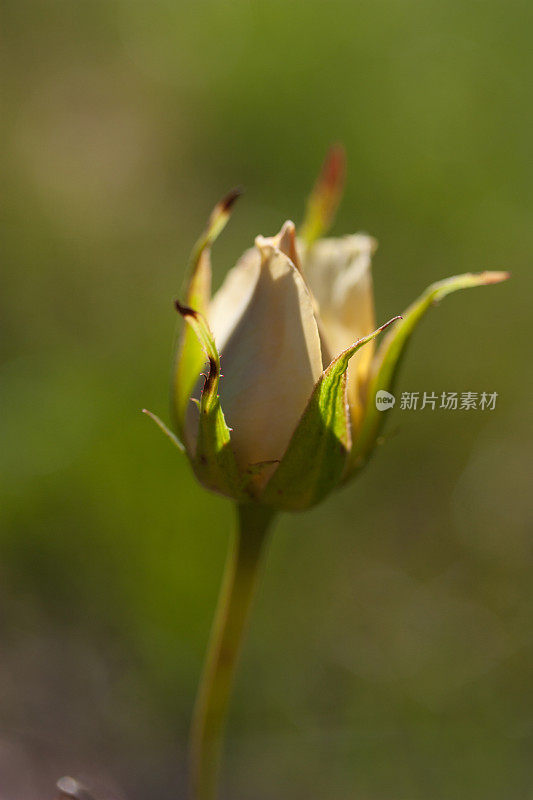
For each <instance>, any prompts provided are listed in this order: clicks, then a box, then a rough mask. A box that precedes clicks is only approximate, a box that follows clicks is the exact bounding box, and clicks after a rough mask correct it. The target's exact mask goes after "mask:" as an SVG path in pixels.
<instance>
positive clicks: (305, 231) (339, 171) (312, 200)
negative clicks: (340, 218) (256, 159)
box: [300, 144, 346, 245]
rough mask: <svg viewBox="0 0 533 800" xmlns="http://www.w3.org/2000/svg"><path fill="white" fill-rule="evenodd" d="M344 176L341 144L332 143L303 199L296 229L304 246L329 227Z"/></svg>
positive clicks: (344, 168)
mask: <svg viewBox="0 0 533 800" xmlns="http://www.w3.org/2000/svg"><path fill="white" fill-rule="evenodd" d="M345 175H346V154H345V152H344V147H343V146H342V145H341V144H335V145H332V146H331V147H330V149H329V150H328V152H327V154H326V159H325V161H324V164H323V165H322V169H321V171H320V175H319V176H318V179H317V181H316V183H315V185H314V186H313V190H312V192H311V194H310V196H309V200H308V201H307V211H306V215H305V220H304V223H303V225H302V228H301V231H300V237H301V239H302V240H303V241H304V242H305V243H306V244H307V245H311V244H313V242H315V241H316V240H317V239H319V238H320V237H321V236H323V235H324V234H326V233H327V232H328V231H329V229H330V228H331V225H332V224H333V219H334V217H335V213H336V211H337V208H338V206H339V203H340V201H341V197H342V192H343V189H344V179H345Z"/></svg>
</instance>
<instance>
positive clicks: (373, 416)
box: [347, 272, 509, 477]
mask: <svg viewBox="0 0 533 800" xmlns="http://www.w3.org/2000/svg"><path fill="white" fill-rule="evenodd" d="M508 277H509V273H508V272H480V273H472V272H469V273H465V274H464V275H454V276H453V277H451V278H446V279H445V280H442V281H437V283H433V284H431V286H429V287H428V288H427V289H426V291H425V292H424V293H423V294H422V295H421V296H420V297H419V298H418V299H417V300H415V302H414V303H413V304H412V305H410V306H409V308H408V309H407V311H405V313H404V314H403V315H402V316H403V319H402V321H401V322H400V323H399V324H398V325H396V326H395V327H394V329H393V330H392V331H390V333H388V334H387V336H385V337H384V339H383V341H382V343H381V345H380V347H379V349H378V350H377V352H376V354H375V356H374V359H373V362H372V365H371V371H370V379H369V384H368V390H367V394H366V403H365V412H364V416H363V419H362V423H361V426H360V428H359V431H358V433H357V436H356V437H355V438H354V443H353V447H352V450H351V453H350V465H349V469H348V473H347V477H349V476H350V475H351V474H353V472H355V471H356V470H358V469H359V468H361V467H362V466H364V464H365V463H366V461H367V459H368V458H369V456H370V455H371V453H372V451H373V449H374V447H375V444H376V441H377V439H378V436H379V434H380V431H381V428H382V426H383V423H384V422H385V419H386V417H387V411H379V410H378V409H377V408H376V394H377V392H379V391H385V392H390V391H392V389H393V386H394V381H395V378H396V375H397V371H398V366H399V364H400V360H401V357H402V355H403V353H404V352H405V347H406V345H407V343H408V341H409V339H410V338H411V334H412V333H413V331H414V329H415V328H416V326H417V325H418V323H419V322H420V320H421V319H422V317H423V316H424V315H425V314H426V312H427V311H428V309H429V308H431V306H433V305H435V304H436V303H438V302H439V301H440V300H442V299H443V298H444V297H446V295H448V294H451V293H452V292H456V291H458V290H459V289H468V288H470V287H474V286H487V285H489V284H492V283H500V282H501V281H504V280H506V279H507V278H508Z"/></svg>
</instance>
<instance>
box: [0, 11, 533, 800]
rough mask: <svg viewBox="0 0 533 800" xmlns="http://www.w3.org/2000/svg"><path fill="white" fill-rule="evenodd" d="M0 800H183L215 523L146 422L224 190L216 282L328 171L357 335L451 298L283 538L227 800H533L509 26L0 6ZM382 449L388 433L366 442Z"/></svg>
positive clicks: (520, 25)
mask: <svg viewBox="0 0 533 800" xmlns="http://www.w3.org/2000/svg"><path fill="white" fill-rule="evenodd" d="M2 11H3V24H2V39H3V42H2V55H1V63H2V69H3V76H4V90H3V100H2V105H3V108H2V119H3V123H4V124H3V126H2V133H1V138H2V148H1V159H2V162H3V180H2V228H3V233H2V249H3V257H2V268H1V269H2V272H1V296H0V303H1V326H2V338H1V344H0V348H1V358H2V366H1V370H0V396H1V413H0V432H1V444H0V466H1V471H2V478H1V484H0V515H1V535H0V577H1V580H0V607H1V631H0V632H1V642H2V646H1V650H0V652H1V655H0V797H1V798H2V800H43V799H45V798H52V797H53V796H54V784H55V781H56V780H57V778H58V777H60V776H61V775H63V774H73V775H75V776H77V777H78V778H80V779H82V780H84V781H85V782H86V783H87V784H88V785H89V786H90V787H91V788H92V789H93V790H94V793H95V794H96V795H97V796H99V797H102V798H108V799H109V798H113V800H149V798H150V799H151V798H155V797H157V798H158V800H167V799H168V800H171V799H172V800H174V799H175V798H182V797H183V796H184V751H185V742H186V735H187V726H188V721H189V717H190V713H191V707H192V702H193V696H194V691H195V686H196V682H197V679H198V674H199V670H200V666H201V661H202V656H203V651H204V647H205V643H206V639H207V634H208V630H209V626H210V622H211V616H212V612H213V608H214V603H215V599H216V595H217V591H218V584H219V579H220V576H221V570H222V566H223V561H224V553H225V549H226V545H227V537H228V531H229V528H230V524H231V509H230V506H229V504H228V503H226V502H225V501H224V500H222V499H221V498H217V497H215V496H208V495H207V494H206V493H204V492H203V491H202V490H201V489H200V488H199V487H198V486H197V484H196V483H195V481H194V479H193V477H192V475H191V473H190V471H189V469H188V467H187V465H186V463H185V460H184V459H183V458H181V457H179V454H178V453H177V452H176V451H175V450H174V449H173V448H172V447H171V446H170V445H169V444H168V442H167V441H166V440H165V439H164V438H163V437H162V436H161V435H160V434H159V432H158V431H157V429H156V428H155V427H154V426H153V425H152V423H151V422H150V421H149V420H148V419H147V418H145V417H143V416H142V415H141V413H140V409H141V408H142V407H144V406H147V407H148V408H150V409H152V410H154V411H155V412H157V413H159V414H161V415H162V416H163V417H165V418H168V414H167V400H168V397H167V392H168V389H167V383H168V374H169V365H170V351H171V342H172V338H173V332H174V327H175V324H176V319H175V312H174V311H173V308H172V302H171V301H172V299H173V297H175V296H176V295H177V293H178V292H179V290H180V287H181V284H182V280H183V276H184V270H185V265H186V261H187V257H188V252H189V249H190V247H191V244H192V242H193V241H194V239H195V237H196V235H197V233H198V232H199V231H200V230H201V228H202V226H203V225H204V222H205V219H206V217H207V214H208V213H209V211H210V209H211V207H212V205H213V204H214V202H215V201H216V200H217V199H218V198H219V197H220V196H221V195H222V194H224V193H225V192H226V191H227V190H228V189H229V188H230V187H232V186H234V185H235V184H243V185H244V186H245V187H246V190H247V192H246V195H245V197H244V198H243V199H242V200H240V201H239V204H238V206H237V207H236V210H235V214H234V216H233V218H232V220H231V223H230V225H229V226H228V228H227V229H226V231H225V233H224V235H223V237H222V238H221V240H220V241H219V242H218V243H217V245H216V249H215V253H214V263H215V275H216V282H217V283H219V282H220V280H221V278H222V276H223V274H224V272H225V271H226V269H227V268H228V267H229V266H231V265H232V264H233V262H234V261H235V259H236V258H237V256H238V255H239V254H240V252H241V251H242V250H243V249H244V248H246V247H247V246H249V245H250V243H251V242H252V240H253V237H254V236H255V235H256V234H257V233H263V234H265V235H269V234H272V233H274V232H275V231H277V230H278V229H279V226H280V224H281V223H282V222H283V220H285V219H286V218H288V217H289V218H293V219H294V220H295V221H296V222H299V221H301V219H302V215H303V209H304V200H305V196H306V194H307V192H308V190H309V188H310V186H311V185H312V183H313V180H314V178H315V175H316V172H317V170H318V167H319V165H320V162H321V160H322V158H323V156H324V153H325V150H326V148H327V145H328V144H329V143H330V142H331V141H336V140H340V141H343V142H344V143H345V145H346V148H347V152H348V158H349V178H348V185H347V191H346V197H345V201H344V203H343V206H342V208H341V210H340V213H339V215H338V219H337V223H336V226H335V232H337V233H344V232H353V231H356V230H364V231H368V232H370V233H372V234H374V235H375V236H376V237H377V238H378V239H379V241H380V249H379V251H378V254H377V256H376V258H375V269H374V272H375V289H376V302H377V317H378V320H379V321H383V320H385V319H388V318H389V317H390V316H392V315H394V314H397V313H400V312H401V311H402V310H403V308H405V306H406V305H407V304H408V302H410V301H411V300H412V299H413V298H414V297H415V296H416V295H417V294H418V293H419V292H420V291H421V290H422V289H423V288H424V287H425V286H426V285H427V284H428V283H430V282H431V281H433V280H435V279H438V278H441V277H445V276H447V275H450V274H454V273H457V272H463V271H467V270H479V269H484V268H491V267H496V268H509V269H511V270H512V272H513V278H512V281H510V282H508V283H507V284H504V285H501V286H497V287H489V288H486V289H485V288H484V289H476V290H475V291H468V292H464V293H462V294H460V295H455V296H453V297H451V298H449V299H448V300H446V301H445V302H444V304H443V305H442V306H441V307H439V308H438V309H436V310H435V311H433V312H432V313H431V314H430V315H429V317H428V318H427V319H426V321H424V323H423V325H422V327H421V328H420V329H419V330H418V332H417V335H416V337H415V339H414V341H413V342H412V346H411V347H410V352H409V354H408V357H407V358H406V360H405V363H404V368H403V372H402V375H401V378H400V381H399V384H398V390H399V391H417V390H418V391H424V390H426V391H436V392H441V391H460V392H462V391H476V392H481V391H489V392H498V393H499V397H498V401H497V406H496V409H495V410H494V411H492V412H489V411H485V412H483V413H482V412H480V411H469V412H464V411H463V412H445V411H438V410H437V411H434V412H432V411H428V410H424V411H418V412H411V413H409V412H405V411H400V410H399V409H398V408H396V409H395V411H394V412H393V414H392V415H391V416H390V419H389V424H388V431H389V434H391V435H390V436H389V438H388V440H387V442H386V444H385V445H384V446H383V447H382V448H381V449H380V451H379V452H378V454H377V455H376V456H375V458H374V459H373V461H372V463H371V465H370V466H369V468H368V470H367V471H366V472H365V474H364V475H362V476H361V478H360V479H359V480H358V482H356V483H354V484H352V485H350V486H349V487H348V488H346V489H345V490H344V491H342V492H341V493H339V494H337V495H335V496H334V497H331V498H330V499H329V500H328V501H327V502H325V503H324V504H323V505H322V506H321V507H319V508H317V509H316V510H313V511H311V512H308V513H305V514H303V515H299V516H284V517H283V518H281V519H280V521H279V524H278V526H277V529H276V532H275V536H274V538H273V540H272V544H271V548H270V551H269V555H268V564H267V569H266V572H265V576H264V580H263V582H262V586H261V590H260V593H259V596H258V600H257V604H256V607H255V610H254V618H253V625H252V628H251V631H250V636H249V639H248V641H247V645H246V648H245V652H244V654H243V659H242V662H241V669H240V672H239V676H238V681H237V686H236V693H235V698H234V703H233V707H232V713H231V719H230V724H229V731H228V742H227V753H226V758H225V762H224V771H223V792H222V797H223V798H226V799H229V798H232V800H237V798H242V800H273V798H283V800H304V799H305V800H309V798H312V799H313V800H456V799H457V798H468V800H501V798H510V799H511V800H526V799H527V798H533V760H532V746H533V683H532V680H531V678H532V670H533V627H532V612H533V589H532V586H533V580H532V579H533V550H532V527H533V526H532V518H533V493H532V492H531V450H532V430H531V419H532V415H531V399H532V388H533V387H532V385H531V380H530V373H531V326H530V322H531V293H532V291H533V277H532V275H533V272H532V266H531V259H532V250H533V233H532V216H531V215H532V211H533V208H532V206H533V198H532V187H533V159H532V155H531V142H532V122H533V105H532V101H533V81H532V78H531V75H532V66H533V57H532V51H531V30H532V26H533V5H532V4H531V3H530V2H529V0H505V2H504V0H484V2H480V1H479V0H448V2H446V3H442V2H441V0H424V2H421V0H377V1H376V0H360V1H359V2H353V0H330V1H329V2H327V3H326V2H318V0H306V2H301V1H300V0H297V1H296V2H292V3H287V2H281V1H280V0H269V1H268V2H260V0H231V2H217V0H197V2H194V3H193V2H183V0H150V1H149V0H101V1H100V0H83V1H82V2H72V1H71V0H32V2H28V0H4V2H3V3H2ZM393 434H394V435H393Z"/></svg>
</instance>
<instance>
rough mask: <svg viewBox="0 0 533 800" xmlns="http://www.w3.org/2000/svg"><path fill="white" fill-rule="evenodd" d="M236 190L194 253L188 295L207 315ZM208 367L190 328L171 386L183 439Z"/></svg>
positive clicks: (179, 349)
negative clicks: (214, 249) (218, 247)
mask: <svg viewBox="0 0 533 800" xmlns="http://www.w3.org/2000/svg"><path fill="white" fill-rule="evenodd" d="M240 194H241V190H240V189H233V190H232V191H231V192H230V193H229V194H227V195H226V197H224V198H223V199H222V200H221V201H220V202H219V203H217V205H216V206H215V208H214V209H213V211H212V212H211V216H210V217H209V220H208V223H207V227H206V229H205V231H204V232H203V234H202V235H201V236H200V238H199V239H198V241H197V242H196V244H195V246H194V247H193V251H192V254H191V266H190V278H189V282H188V286H187V290H186V293H185V303H186V305H187V307H189V308H194V309H195V310H196V311H198V312H199V313H200V314H204V315H205V314H206V313H207V308H208V305H209V301H210V298H211V256H210V252H211V245H212V244H213V242H214V241H215V240H216V238H217V237H218V235H219V234H220V233H221V231H222V230H223V229H224V227H225V225H226V223H227V221H228V219H229V217H230V214H231V209H232V207H233V204H234V203H235V201H236V200H237V198H238V197H239V196H240ZM203 364H204V355H203V352H202V347H201V345H200V343H199V342H198V340H197V338H196V336H195V335H194V332H193V331H192V330H191V328H190V327H189V326H188V325H186V326H185V327H184V328H183V330H182V332H181V336H180V337H179V339H178V342H177V345H176V348H175V356H174V367H173V375H172V383H171V408H172V414H173V418H174V423H175V425H176V428H177V431H178V435H179V436H180V438H182V439H183V428H184V421H185V414H186V411H187V406H188V404H189V399H190V396H191V393H192V391H193V389H194V386H195V384H196V381H197V380H198V375H199V374H200V372H201V370H202V366H203Z"/></svg>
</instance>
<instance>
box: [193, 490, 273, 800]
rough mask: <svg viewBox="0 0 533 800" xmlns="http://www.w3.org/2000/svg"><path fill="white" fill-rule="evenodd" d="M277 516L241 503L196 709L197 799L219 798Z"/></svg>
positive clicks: (194, 782) (195, 782) (238, 508)
mask: <svg viewBox="0 0 533 800" xmlns="http://www.w3.org/2000/svg"><path fill="white" fill-rule="evenodd" d="M272 517H273V512H272V511H271V510H270V509H268V508H266V507H264V506H260V505H258V504H257V503H250V504H244V505H239V506H238V507H237V526H236V530H235V532H234V534H233V537H232V542H231V545H230V548H229V552H228V557H227V561H226V567H225V570H224V578H223V581H222V587H221V589H220V595H219V598H218V605H217V611H216V614H215V619H214V621H213V627H212V630H211V636H210V639H209V645H208V649H207V656H206V660H205V664H204V671H203V674H202V678H201V680H200V687H199V690H198V695H197V698H196V704H195V708H194V713H193V721H192V727H191V738H190V798H191V800H214V798H215V797H216V792H217V777H218V770H219V763H220V755H221V750H222V736H223V732H224V723H225V720H226V715H227V710H228V704H229V700H230V695H231V688H232V684H233V678H234V675H235V668H236V665H237V660H238V657H239V652H240V649H241V644H242V640H243V634H244V632H245V628H246V623H247V620H248V617H249V613H250V607H251V604H252V600H253V597H254V593H255V588H256V585H257V578H258V574H259V566H260V564H261V555H262V552H263V544H264V542H265V539H266V536H267V532H268V529H269V525H270V522H271V521H272Z"/></svg>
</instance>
